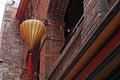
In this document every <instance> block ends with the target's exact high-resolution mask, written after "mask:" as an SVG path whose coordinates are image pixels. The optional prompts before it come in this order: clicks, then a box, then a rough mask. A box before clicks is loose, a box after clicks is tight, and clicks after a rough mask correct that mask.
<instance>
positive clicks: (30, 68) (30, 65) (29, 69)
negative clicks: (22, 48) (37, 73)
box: [27, 53, 32, 77]
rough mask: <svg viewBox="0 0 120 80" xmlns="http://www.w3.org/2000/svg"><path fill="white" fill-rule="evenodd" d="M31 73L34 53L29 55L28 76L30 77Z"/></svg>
mask: <svg viewBox="0 0 120 80" xmlns="http://www.w3.org/2000/svg"><path fill="white" fill-rule="evenodd" d="M31 74H32V54H31V53H30V54H29V57H28V70H27V75H28V77H30V76H31Z"/></svg>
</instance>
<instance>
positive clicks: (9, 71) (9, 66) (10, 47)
mask: <svg viewBox="0 0 120 80" xmlns="http://www.w3.org/2000/svg"><path fill="white" fill-rule="evenodd" d="M16 11H17V8H14V7H13V6H10V5H9V4H6V7H5V12H4V17H3V22H2V32H1V33H2V34H1V53H0V57H1V58H2V59H3V60H4V62H3V64H2V71H3V73H2V77H3V80H9V78H10V77H11V78H12V79H13V78H14V79H15V78H18V79H20V75H21V71H22V69H21V66H22V56H23V40H22V39H21V36H20V32H19V25H18V24H19V21H18V20H16V19H15V14H16Z"/></svg>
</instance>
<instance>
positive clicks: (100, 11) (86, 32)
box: [81, 0, 110, 44]
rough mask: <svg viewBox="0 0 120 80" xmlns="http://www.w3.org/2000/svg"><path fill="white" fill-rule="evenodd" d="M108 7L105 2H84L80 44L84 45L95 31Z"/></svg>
mask: <svg viewBox="0 0 120 80" xmlns="http://www.w3.org/2000/svg"><path fill="white" fill-rule="evenodd" d="M109 9H110V6H109V5H108V4H107V1H105V0H99V1H98V0H86V1H84V27H83V31H82V33H81V35H82V44H85V43H86V42H87V41H88V40H89V38H90V36H92V34H93V33H94V32H95V31H96V29H97V28H98V25H99V23H100V22H101V21H102V19H103V18H104V16H105V15H106V13H107V12H108V10H109Z"/></svg>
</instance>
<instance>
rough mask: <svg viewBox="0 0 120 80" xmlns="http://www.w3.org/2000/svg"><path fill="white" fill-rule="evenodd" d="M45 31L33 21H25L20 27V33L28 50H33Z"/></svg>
mask: <svg viewBox="0 0 120 80" xmlns="http://www.w3.org/2000/svg"><path fill="white" fill-rule="evenodd" d="M45 30H46V29H45V26H44V24H43V23H42V22H40V21H38V20H34V19H31V20H26V21H24V22H23V23H22V24H21V25H20V32H21V34H22V37H23V39H24V41H25V42H26V43H27V45H28V46H29V49H31V48H33V47H34V46H35V45H36V44H37V43H38V42H39V41H40V40H41V38H42V37H43V35H44V34H45Z"/></svg>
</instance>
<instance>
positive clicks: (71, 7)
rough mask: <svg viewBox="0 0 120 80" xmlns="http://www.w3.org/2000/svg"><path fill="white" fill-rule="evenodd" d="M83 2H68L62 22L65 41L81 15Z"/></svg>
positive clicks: (79, 0)
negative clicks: (63, 22)
mask: <svg viewBox="0 0 120 80" xmlns="http://www.w3.org/2000/svg"><path fill="white" fill-rule="evenodd" d="M83 10H84V9H83V0H69V3H68V6H67V9H66V12H65V16H64V21H65V29H64V30H65V32H64V36H65V39H67V38H68V37H69V35H70V33H71V32H72V30H73V28H74V27H75V25H76V24H77V22H78V21H79V19H80V18H81V16H82V14H83Z"/></svg>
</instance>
